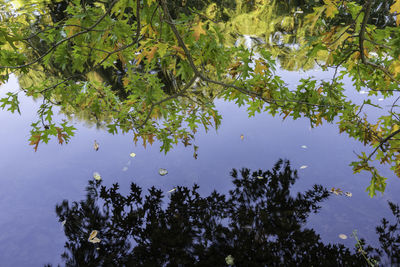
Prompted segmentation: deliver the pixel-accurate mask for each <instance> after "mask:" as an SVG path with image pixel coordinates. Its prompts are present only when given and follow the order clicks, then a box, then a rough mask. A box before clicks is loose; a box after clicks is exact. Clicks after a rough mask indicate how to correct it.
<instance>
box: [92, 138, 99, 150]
mask: <svg viewBox="0 0 400 267" xmlns="http://www.w3.org/2000/svg"><path fill="white" fill-rule="evenodd" d="M93 148H94V150H96V151H97V150H99V144H98V143H97V142H96V140H94V145H93Z"/></svg>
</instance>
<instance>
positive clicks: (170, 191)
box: [168, 187, 176, 193]
mask: <svg viewBox="0 0 400 267" xmlns="http://www.w3.org/2000/svg"><path fill="white" fill-rule="evenodd" d="M175 190H176V187H175V188H173V189H171V190H169V191H168V193H172V192H174V191H175Z"/></svg>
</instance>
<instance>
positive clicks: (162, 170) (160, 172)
mask: <svg viewBox="0 0 400 267" xmlns="http://www.w3.org/2000/svg"><path fill="white" fill-rule="evenodd" d="M158 173H159V174H160V175H161V176H164V175H166V174H167V173H168V171H167V170H166V169H163V168H160V169H159V170H158Z"/></svg>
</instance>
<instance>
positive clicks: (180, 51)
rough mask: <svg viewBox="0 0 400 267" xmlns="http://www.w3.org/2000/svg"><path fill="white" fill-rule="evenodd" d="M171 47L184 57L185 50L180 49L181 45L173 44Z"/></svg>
mask: <svg viewBox="0 0 400 267" xmlns="http://www.w3.org/2000/svg"><path fill="white" fill-rule="evenodd" d="M171 48H172V49H174V50H175V51H176V52H178V54H179V55H180V56H181V57H182V58H186V54H185V51H184V50H183V49H182V47H180V46H177V45H173V46H172V47H171Z"/></svg>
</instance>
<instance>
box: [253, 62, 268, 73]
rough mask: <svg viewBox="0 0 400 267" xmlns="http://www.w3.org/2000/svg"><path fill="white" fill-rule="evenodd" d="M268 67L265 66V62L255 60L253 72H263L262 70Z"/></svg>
mask: <svg viewBox="0 0 400 267" xmlns="http://www.w3.org/2000/svg"><path fill="white" fill-rule="evenodd" d="M267 70H268V68H267V67H266V66H265V63H264V62H262V61H261V60H256V67H255V68H254V73H255V74H259V75H261V74H263V72H266V71H267Z"/></svg>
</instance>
